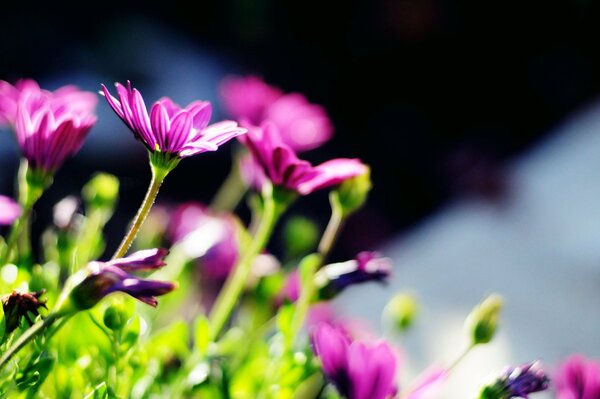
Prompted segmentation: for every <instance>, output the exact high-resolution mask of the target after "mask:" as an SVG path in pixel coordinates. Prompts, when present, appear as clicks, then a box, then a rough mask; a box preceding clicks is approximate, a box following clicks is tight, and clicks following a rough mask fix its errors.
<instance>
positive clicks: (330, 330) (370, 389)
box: [311, 323, 397, 399]
mask: <svg viewBox="0 0 600 399" xmlns="http://www.w3.org/2000/svg"><path fill="white" fill-rule="evenodd" d="M311 341H312V347H313V351H314V352H315V354H316V355H317V356H318V357H319V359H321V364H322V368H323V373H324V374H325V376H326V377H327V379H328V380H329V381H330V382H331V383H332V384H333V385H334V386H335V387H336V388H337V390H338V391H339V393H340V394H341V395H343V396H344V397H346V398H348V399H385V398H388V397H390V396H393V395H395V394H396V390H397V389H396V384H395V376H396V367H397V361H396V357H395V355H394V352H393V351H392V349H391V348H390V346H389V345H388V344H387V343H385V342H380V343H377V344H373V345H367V344H365V343H363V342H360V341H352V340H351V339H350V338H349V337H348V336H347V335H346V334H345V333H344V332H343V331H341V330H340V329H338V328H336V327H333V326H331V325H329V324H326V323H322V324H319V325H318V326H317V327H316V328H315V330H314V331H313V333H312V335H311Z"/></svg>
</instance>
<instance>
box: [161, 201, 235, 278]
mask: <svg viewBox="0 0 600 399" xmlns="http://www.w3.org/2000/svg"><path fill="white" fill-rule="evenodd" d="M168 234H169V236H170V238H171V240H172V241H174V242H178V243H179V244H181V245H182V247H183V249H184V251H185V252H186V254H187V255H188V256H190V257H192V258H198V259H199V260H200V264H201V267H202V273H203V276H205V277H208V278H210V279H211V281H214V280H215V279H216V280H223V279H225V278H226V277H227V276H228V275H229V272H230V271H231V270H232V269H233V267H234V266H235V263H236V261H237V259H238V256H239V244H238V237H237V229H236V226H235V221H234V219H233V216H231V215H227V214H224V215H216V214H213V213H212V212H211V211H210V210H209V209H208V208H207V207H205V206H203V205H202V204H199V203H194V202H190V203H187V204H183V205H180V206H178V207H177V208H176V209H175V210H174V212H173V213H172V214H171V221H170V223H169V227H168Z"/></svg>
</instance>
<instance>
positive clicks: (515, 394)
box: [478, 362, 550, 399]
mask: <svg viewBox="0 0 600 399" xmlns="http://www.w3.org/2000/svg"><path fill="white" fill-rule="evenodd" d="M549 385H550V378H548V375H547V374H546V372H545V371H544V370H542V368H541V367H540V364H539V362H532V363H526V364H523V365H521V366H517V367H513V366H510V367H507V368H506V369H505V370H504V371H503V372H502V374H501V375H500V377H498V378H496V379H495V380H493V381H492V382H491V383H490V384H488V385H486V386H484V387H483V388H482V390H481V391H480V394H479V396H478V398H479V399H511V398H528V397H529V394H531V393H534V392H540V391H544V390H546V389H548V386H549Z"/></svg>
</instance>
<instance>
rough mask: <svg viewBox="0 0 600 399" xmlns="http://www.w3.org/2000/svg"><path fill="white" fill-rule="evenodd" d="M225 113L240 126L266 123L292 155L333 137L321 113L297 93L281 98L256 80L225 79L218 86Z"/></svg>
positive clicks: (319, 109) (283, 95)
mask: <svg viewBox="0 0 600 399" xmlns="http://www.w3.org/2000/svg"><path fill="white" fill-rule="evenodd" d="M221 97H222V98H223V103H224V105H225V108H226V109H227V111H228V112H229V113H230V114H231V115H232V116H233V117H234V118H236V119H238V120H240V121H244V122H243V125H244V126H246V125H248V124H250V125H260V124H261V123H262V122H264V121H266V120H269V121H271V122H273V123H274V124H275V125H276V126H277V127H278V133H279V135H280V138H281V139H282V140H283V142H284V143H286V144H287V145H289V146H290V147H292V148H293V149H294V150H296V151H306V150H310V149H313V148H316V147H318V146H320V145H322V144H323V143H325V142H326V141H327V140H329V139H330V138H331V136H332V134H333V126H332V124H331V121H330V120H329V117H328V116H327V113H326V112H325V109H324V108H323V107H322V106H320V105H316V104H311V103H310V102H308V100H307V99H306V97H305V96H303V95H302V94H300V93H289V94H284V93H283V92H282V91H281V90H279V89H278V88H276V87H273V86H270V85H268V84H266V83H265V82H264V81H263V80H262V79H260V78H259V77H256V76H246V77H229V78H226V79H225V80H224V81H223V83H222V84H221Z"/></svg>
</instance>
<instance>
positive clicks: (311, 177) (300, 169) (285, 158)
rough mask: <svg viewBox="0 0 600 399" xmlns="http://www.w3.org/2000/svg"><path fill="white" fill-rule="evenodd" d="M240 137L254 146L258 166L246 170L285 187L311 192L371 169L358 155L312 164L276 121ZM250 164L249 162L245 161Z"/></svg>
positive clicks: (248, 144)
mask: <svg viewBox="0 0 600 399" xmlns="http://www.w3.org/2000/svg"><path fill="white" fill-rule="evenodd" d="M240 141H241V142H242V143H243V144H244V145H245V146H246V147H247V148H248V149H249V150H250V152H251V153H252V156H253V159H254V166H253V167H255V168H256V170H254V171H252V172H246V173H245V174H246V175H248V174H250V175H252V176H254V177H255V181H257V182H261V181H262V183H264V180H265V179H268V180H269V181H271V183H273V185H274V186H279V187H284V188H286V189H288V190H292V191H296V192H298V193H299V194H302V195H307V194H310V193H312V192H314V191H316V190H319V189H322V188H327V187H331V186H335V185H337V184H340V183H342V182H343V181H345V180H347V179H350V178H352V177H355V176H359V175H362V174H364V173H367V172H368V168H367V166H366V165H365V164H363V163H362V162H361V161H360V160H358V159H347V158H338V159H333V160H330V161H327V162H324V163H322V164H320V165H317V166H312V165H311V164H310V163H309V162H308V161H303V160H301V159H299V158H298V157H297V156H296V153H295V152H294V150H292V149H291V148H290V147H289V146H288V145H286V144H284V143H283V141H282V140H281V139H280V137H279V135H278V134H277V127H276V126H275V125H273V124H272V123H269V122H267V123H263V124H262V125H261V126H260V127H251V128H249V130H248V134H246V135H245V136H243V137H240ZM245 167H248V164H246V165H245Z"/></svg>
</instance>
